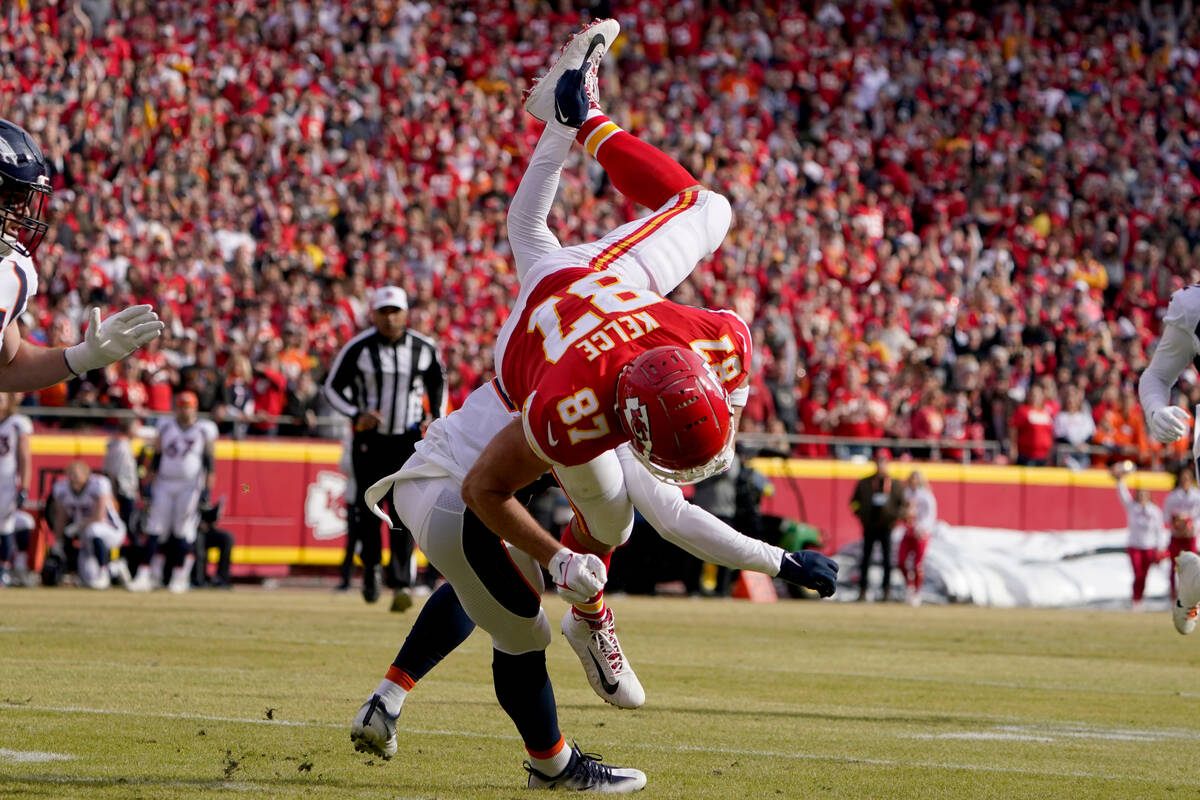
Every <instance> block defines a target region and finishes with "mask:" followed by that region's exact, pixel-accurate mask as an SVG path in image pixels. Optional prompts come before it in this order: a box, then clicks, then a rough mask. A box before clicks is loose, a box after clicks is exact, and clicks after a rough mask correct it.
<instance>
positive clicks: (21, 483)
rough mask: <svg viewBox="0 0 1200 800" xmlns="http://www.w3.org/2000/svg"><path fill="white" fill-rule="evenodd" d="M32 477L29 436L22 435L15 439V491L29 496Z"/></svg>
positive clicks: (31, 454) (31, 451) (20, 503)
mask: <svg viewBox="0 0 1200 800" xmlns="http://www.w3.org/2000/svg"><path fill="white" fill-rule="evenodd" d="M14 402H15V401H14ZM32 476H33V448H32V447H31V446H30V442H29V434H28V433H22V434H21V435H20V436H18V437H17V489H18V490H19V491H20V492H21V494H22V495H25V496H28V495H29V482H30V481H31V480H32ZM18 505H24V502H19V503H18Z"/></svg>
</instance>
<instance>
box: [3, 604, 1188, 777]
mask: <svg viewBox="0 0 1200 800" xmlns="http://www.w3.org/2000/svg"><path fill="white" fill-rule="evenodd" d="M547 606H548V612H549V614H550V615H551V619H552V620H553V621H554V627H555V629H556V631H557V618H558V617H559V615H561V613H562V610H563V609H564V608H565V606H563V604H562V603H561V602H560V601H558V600H557V599H553V598H548V599H547ZM613 607H614V609H615V610H616V612H617V614H618V627H619V630H620V632H621V635H622V642H623V644H624V646H625V649H626V652H627V653H628V654H629V655H630V658H631V661H632V662H633V664H634V666H635V667H636V668H637V671H638V674H639V676H640V677H641V679H642V682H643V684H644V685H645V687H646V691H647V696H648V700H647V703H646V706H645V708H643V709H641V710H638V711H619V710H617V709H615V708H612V707H610V706H607V705H605V704H603V703H602V702H600V700H599V699H597V698H596V697H595V695H593V694H592V692H591V690H590V689H589V688H588V686H587V682H586V679H585V678H584V676H583V671H582V669H581V668H580V666H579V663H578V661H577V660H576V659H575V656H574V654H573V653H572V652H571V650H570V648H569V647H567V646H566V643H565V642H563V641H562V639H561V636H559V635H557V634H556V637H555V639H556V641H555V643H554V644H553V645H552V646H551V648H550V650H549V654H550V672H551V676H552V678H553V680H554V685H555V690H556V693H557V696H558V700H559V714H560V720H561V723H562V728H563V732H564V733H565V734H566V736H567V738H568V740H570V739H576V740H578V742H579V744H580V745H581V746H582V747H583V749H584V750H589V751H593V752H599V753H602V754H604V756H605V758H606V759H607V760H608V761H609V762H611V763H615V764H621V765H630V766H636V767H639V768H640V769H643V770H644V771H645V772H646V773H647V775H648V776H649V784H648V786H647V788H646V790H645V791H644V792H643V793H642V794H641V796H642V797H647V798H657V797H661V798H746V799H747V800H748V799H750V798H766V797H785V798H793V797H805V798H895V799H897V800H904V799H905V798H913V799H914V800H915V799H916V798H922V800H925V799H927V798H1042V797H1061V798H1108V797H1111V798H1131V797H1137V798H1160V797H1161V798H1168V797H1169V798H1186V797H1200V776H1198V774H1197V772H1196V771H1195V768H1194V766H1193V764H1194V755H1193V754H1194V751H1193V750H1192V749H1191V747H1192V746H1191V745H1190V744H1189V742H1194V741H1195V740H1196V738H1197V737H1200V681H1198V679H1200V669H1198V667H1200V637H1198V638H1187V639H1185V638H1183V637H1181V636H1179V635H1177V634H1176V633H1175V632H1174V630H1173V629H1172V627H1171V624H1170V620H1169V618H1168V617H1167V615H1166V614H1165V613H1154V614H1133V613H1127V612H1089V611H1030V610H991V609H980V608H971V607H929V606H926V607H923V608H920V609H911V608H908V607H906V606H902V605H860V604H852V603H845V604H843V603H832V602H824V603H818V602H780V603H778V604H775V605H765V606H754V605H750V604H748V603H745V602H739V601H714V600H709V601H693V600H686V599H682V598H660V599H651V598H617V599H615V600H614V601H613ZM414 613H415V611H410V612H409V613H408V614H406V615H396V614H389V613H388V611H387V609H386V607H385V606H384V605H383V604H381V605H379V606H373V607H367V606H366V605H364V604H363V603H362V601H361V599H360V598H359V597H358V596H357V595H340V596H339V595H332V594H330V593H327V592H323V591H316V590H312V591H291V590H279V591H273V592H269V591H256V590H246V591H236V592H232V593H228V592H226V593H217V592H207V593H195V592H194V593H192V594H190V595H186V596H183V597H175V596H170V595H167V594H164V593H159V594H155V595H151V596H145V595H130V594H126V593H124V592H118V591H110V592H105V593H95V592H86V591H82V590H71V589H57V590H31V591H22V590H8V591H4V592H0V797H3V798H21V797H53V798H59V797H97V798H117V797H119V798H134V797H140V798H155V799H157V798H194V797H244V796H247V793H248V792H252V793H257V794H258V795H259V796H267V797H273V798H274V797H312V798H423V799H425V800H428V799H429V798H492V797H522V796H528V795H527V793H526V791H525V790H524V789H523V786H524V778H525V773H524V772H523V771H522V770H521V761H522V758H523V750H522V748H521V746H520V742H519V740H518V739H517V738H516V736H515V731H514V729H513V728H512V725H511V723H510V722H509V721H508V719H507V717H505V716H504V715H503V713H502V712H501V711H500V709H499V707H498V706H497V704H496V702H495V697H494V695H493V692H492V685H491V669H490V645H489V642H488V640H487V639H486V637H485V636H484V635H483V634H482V633H480V632H476V633H475V634H474V635H473V636H472V637H471V638H470V639H469V640H468V641H467V643H466V644H465V645H464V646H463V647H462V648H460V649H459V650H458V651H457V652H456V653H455V654H453V655H452V656H451V657H450V658H449V659H448V660H447V661H446V662H445V663H444V664H442V665H441V666H440V667H439V668H438V669H437V670H435V671H434V672H433V673H432V674H431V675H430V676H429V677H428V678H426V679H425V680H424V681H422V682H421V683H420V684H419V685H418V687H417V688H416V690H415V691H414V692H413V694H412V695H410V697H409V700H408V703H407V704H406V706H405V710H404V715H403V716H402V717H401V720H400V724H401V733H400V752H399V754H398V755H397V757H396V758H394V759H393V760H391V761H390V762H384V761H380V760H378V759H371V758H368V757H365V756H363V755H361V754H358V753H355V752H354V750H353V749H352V747H351V745H350V742H349V733H348V732H349V722H350V719H351V717H352V716H353V715H354V712H355V711H356V710H357V708H358V706H359V704H360V703H361V702H362V701H363V700H364V699H365V697H366V696H367V695H368V694H369V693H370V691H371V689H372V688H373V687H374V686H375V685H376V683H377V682H378V680H379V678H380V677H381V676H382V674H383V672H384V671H385V670H386V668H387V666H388V665H389V664H390V662H391V659H392V657H393V656H394V655H395V651H396V649H397V647H398V646H399V644H400V643H401V641H402V640H403V638H404V635H405V634H406V633H407V631H408V625H409V622H410V620H411V619H412V615H413V614H414Z"/></svg>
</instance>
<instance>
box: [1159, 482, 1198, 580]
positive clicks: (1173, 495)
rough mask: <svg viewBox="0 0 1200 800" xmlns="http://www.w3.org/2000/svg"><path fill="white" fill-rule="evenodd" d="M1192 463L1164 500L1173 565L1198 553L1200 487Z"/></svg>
mask: <svg viewBox="0 0 1200 800" xmlns="http://www.w3.org/2000/svg"><path fill="white" fill-rule="evenodd" d="M1192 470H1193V467H1192V465H1191V464H1185V465H1184V466H1182V467H1180V468H1179V471H1178V472H1176V473H1175V488H1174V489H1172V490H1171V491H1170V493H1168V494H1167V499H1166V500H1165V501H1163V516H1165V517H1166V519H1167V527H1168V529H1169V530H1170V532H1171V539H1170V541H1169V543H1168V544H1167V552H1168V553H1169V554H1170V556H1171V563H1172V564H1174V563H1175V559H1176V558H1177V557H1178V556H1179V554H1180V553H1194V552H1196V521H1197V520H1200V488H1197V487H1196V473H1195V472H1193V471H1192ZM1174 599H1175V570H1174V569H1172V570H1171V600H1172V601H1173V600H1174Z"/></svg>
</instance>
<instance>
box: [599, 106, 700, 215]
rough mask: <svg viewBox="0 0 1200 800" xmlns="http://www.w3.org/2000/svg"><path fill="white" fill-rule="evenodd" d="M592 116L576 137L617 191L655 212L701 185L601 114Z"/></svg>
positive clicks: (660, 154)
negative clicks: (685, 191)
mask: <svg viewBox="0 0 1200 800" xmlns="http://www.w3.org/2000/svg"><path fill="white" fill-rule="evenodd" d="M593 113H594V116H590V117H588V120H587V122H585V123H583V127H581V128H580V129H579V133H577V134H575V141H577V142H579V143H580V144H581V145H583V147H584V149H586V150H587V151H588V153H590V154H591V155H592V157H593V158H595V159H596V160H597V161H599V162H600V166H602V167H604V170H605V171H606V172H607V173H608V177H609V180H611V181H612V182H613V186H615V187H617V191H619V192H620V193H621V194H623V195H625V196H626V197H628V198H629V199H630V200H632V201H634V202H635V203H639V204H641V205H643V206H645V207H646V208H658V207H659V206H661V205H662V204H663V203H665V202H667V201H668V200H670V199H671V198H672V197H674V196H675V195H677V194H679V193H680V192H682V191H683V190H684V189H686V188H688V187H689V186H696V185H697V184H699V183H700V181H698V180H696V179H695V178H693V177H692V174H691V173H690V172H688V171H687V170H686V169H684V168H683V167H682V166H680V164H679V162H678V161H676V160H675V159H673V158H671V157H670V156H669V155H667V154H666V153H664V152H663V151H662V150H659V149H658V148H657V147H655V146H654V145H652V144H647V143H646V142H643V141H642V140H641V139H639V138H637V137H636V136H634V135H632V134H630V133H627V132H626V131H623V130H621V128H619V127H617V125H616V123H614V122H613V121H612V120H610V119H609V118H608V117H606V116H604V115H603V114H599V113H595V112H593Z"/></svg>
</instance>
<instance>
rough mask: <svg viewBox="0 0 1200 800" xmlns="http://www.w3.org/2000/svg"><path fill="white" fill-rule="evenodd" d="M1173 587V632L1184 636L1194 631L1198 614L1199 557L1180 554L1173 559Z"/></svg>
mask: <svg viewBox="0 0 1200 800" xmlns="http://www.w3.org/2000/svg"><path fill="white" fill-rule="evenodd" d="M1175 587H1176V591H1177V592H1178V597H1177V599H1176V600H1175V607H1174V608H1172V609H1171V617H1172V618H1173V620H1174V622H1175V630H1177V631H1179V632H1180V633H1181V634H1183V635H1184V636H1187V635H1188V634H1189V633H1191V632H1192V631H1194V630H1196V616H1197V614H1198V613H1200V608H1198V607H1197V606H1200V556H1198V555H1196V554H1195V553H1180V554H1179V555H1178V556H1177V557H1176V559H1175Z"/></svg>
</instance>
